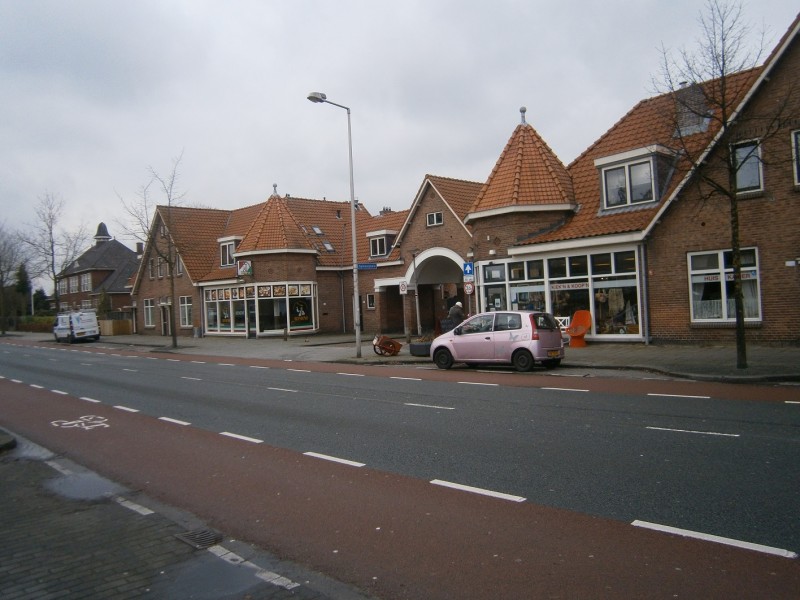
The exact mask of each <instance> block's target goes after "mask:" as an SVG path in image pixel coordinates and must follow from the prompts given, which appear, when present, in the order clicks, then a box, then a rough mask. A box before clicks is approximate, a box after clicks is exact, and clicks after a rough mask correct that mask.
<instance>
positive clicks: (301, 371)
mask: <svg viewBox="0 0 800 600" xmlns="http://www.w3.org/2000/svg"><path fill="white" fill-rule="evenodd" d="M286 370H287V371H294V372H295V373H310V372H311V371H309V370H308V369H286Z"/></svg>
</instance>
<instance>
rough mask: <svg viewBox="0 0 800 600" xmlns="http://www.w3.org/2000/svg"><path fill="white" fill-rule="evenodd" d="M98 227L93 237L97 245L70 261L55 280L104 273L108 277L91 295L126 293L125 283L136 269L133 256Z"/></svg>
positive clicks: (134, 254) (104, 227) (103, 229)
mask: <svg viewBox="0 0 800 600" xmlns="http://www.w3.org/2000/svg"><path fill="white" fill-rule="evenodd" d="M100 225H101V226H102V228H101V227H100V226H98V230H97V231H98V233H97V235H96V236H95V239H96V240H97V243H95V245H94V246H92V247H91V248H89V249H88V250H87V251H86V252H84V253H83V254H81V255H80V256H79V257H78V258H76V259H75V260H74V261H72V263H70V264H69V265H68V266H67V268H66V269H64V270H63V271H62V272H61V274H60V275H59V278H62V277H69V276H70V275H78V274H80V273H89V272H92V271H106V272H108V275H107V276H106V277H105V278H104V279H103V281H101V282H100V283H99V284H98V285H97V286H96V287H95V288H94V289H93V290H92V291H91V293H93V294H98V293H100V292H102V291H105V292H108V293H110V294H120V293H127V289H126V287H125V284H126V282H127V280H128V278H129V277H130V276H131V274H132V273H134V272H135V271H136V269H137V267H138V259H137V257H136V253H135V252H134V251H133V250H131V249H130V248H128V247H127V246H125V245H124V244H122V243H120V242H118V241H117V240H115V239H112V238H111V236H110V235H108V229H107V228H106V226H105V224H103V223H100ZM101 229H102V231H101Z"/></svg>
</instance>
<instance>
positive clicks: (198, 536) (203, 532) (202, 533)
mask: <svg viewBox="0 0 800 600" xmlns="http://www.w3.org/2000/svg"><path fill="white" fill-rule="evenodd" d="M175 537H176V538H178V539H179V540H180V541H182V542H186V543H187V544H189V545H190V546H192V547H193V548H195V549H197V550H205V549H206V548H210V547H211V546H213V545H214V544H218V543H219V542H221V541H222V534H221V533H220V532H218V531H214V530H213V529H195V530H193V531H186V532H184V533H176V534H175Z"/></svg>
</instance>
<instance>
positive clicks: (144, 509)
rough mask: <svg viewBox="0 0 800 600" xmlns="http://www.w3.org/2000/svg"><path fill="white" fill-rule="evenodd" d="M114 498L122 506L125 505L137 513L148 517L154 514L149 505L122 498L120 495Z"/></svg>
mask: <svg viewBox="0 0 800 600" xmlns="http://www.w3.org/2000/svg"><path fill="white" fill-rule="evenodd" d="M114 499H115V500H116V501H117V503H118V504H120V505H121V506H124V507H125V508H127V509H128V510H132V511H133V512H135V513H139V514H140V515H142V516H143V517H146V516H147V515H152V514H153V511H152V510H150V509H149V508H147V507H144V506H142V505H141V504H136V502H131V501H130V500H126V499H125V498H122V497H120V496H117V497H116V498H114Z"/></svg>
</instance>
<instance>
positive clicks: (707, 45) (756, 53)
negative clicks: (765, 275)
mask: <svg viewBox="0 0 800 600" xmlns="http://www.w3.org/2000/svg"><path fill="white" fill-rule="evenodd" d="M699 25H700V31H701V37H700V38H699V40H698V41H697V47H696V49H694V50H692V51H689V50H685V49H684V50H681V51H679V52H678V54H677V56H674V55H672V54H671V53H670V52H668V51H667V49H666V48H662V68H661V74H660V77H659V78H657V79H656V78H654V80H653V83H654V87H655V90H656V91H657V92H659V93H668V94H670V95H671V96H672V100H673V109H674V110H673V111H672V113H671V115H670V118H672V119H674V121H673V125H674V127H673V131H674V139H673V140H672V142H673V143H672V144H671V145H673V146H674V145H675V143H677V145H678V148H679V150H680V152H681V155H682V158H683V159H685V160H686V161H688V163H689V166H690V168H692V169H693V170H694V172H695V184H696V185H697V189H698V190H700V195H701V198H702V199H703V201H706V200H709V199H711V198H713V197H717V198H723V199H725V200H726V201H727V203H728V205H729V209H730V235H731V255H732V267H733V296H734V303H735V309H734V310H735V315H736V366H737V367H738V368H740V369H744V368H747V346H746V336H745V310H744V297H743V291H742V278H741V273H742V271H741V268H742V253H741V245H740V222H739V202H738V200H739V197H740V194H741V193H742V191H743V190H742V189H740V181H741V178H740V171H742V173H744V169H747V168H748V167H750V166H752V165H753V161H762V160H763V158H762V156H761V154H760V149H759V148H760V145H761V144H763V142H764V140H765V139H767V138H770V137H772V136H774V135H775V134H776V133H777V131H778V128H779V127H780V122H781V116H782V115H783V113H784V112H785V110H786V103H787V101H788V95H787V97H785V98H783V99H781V100H780V101H779V102H777V103H776V104H772V106H771V107H770V112H769V114H756V113H754V112H753V111H752V110H751V111H741V110H740V109H741V107H742V102H743V100H744V99H745V96H746V94H747V92H748V91H749V90H750V89H751V88H752V86H753V84H754V82H755V81H756V78H757V75H758V73H759V70H758V69H757V67H758V66H759V64H760V62H761V60H762V58H763V54H764V37H765V36H764V34H763V33H761V34H760V37H759V39H757V40H756V41H755V42H754V43H750V38H751V37H752V36H751V34H752V33H753V32H752V27H751V26H750V25H748V23H747V22H746V21H745V19H744V15H743V11H742V6H741V4H739V3H738V2H731V3H728V2H725V1H724V0H707V2H706V6H705V12H704V13H702V14H701V15H700V17H699ZM754 130H757V131H758V139H759V143H757V144H748V145H737V142H740V141H743V140H744V139H752V137H754V136H753V135H752V132H753V131H754ZM707 131H710V132H716V140H715V144H714V147H713V151H710V152H709V151H708V148H709V147H708V145H707V143H703V144H698V143H697V140H698V138H700V139H701V140H702V139H706V142H707V141H708V138H707V137H706V138H703V137H702V136H697V135H696V134H698V133H704V132H707ZM743 131H745V132H747V137H745V138H743V137H742V133H741V132H743Z"/></svg>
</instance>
